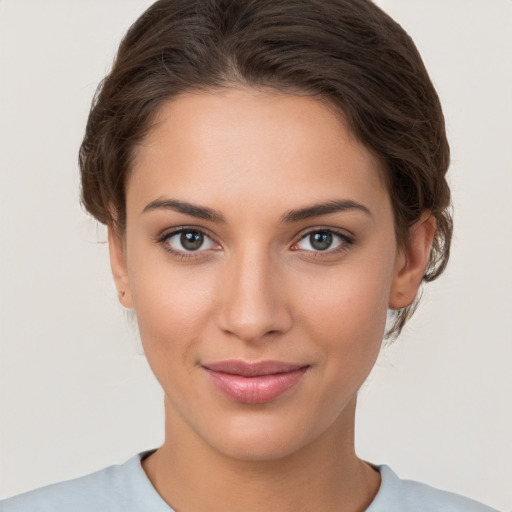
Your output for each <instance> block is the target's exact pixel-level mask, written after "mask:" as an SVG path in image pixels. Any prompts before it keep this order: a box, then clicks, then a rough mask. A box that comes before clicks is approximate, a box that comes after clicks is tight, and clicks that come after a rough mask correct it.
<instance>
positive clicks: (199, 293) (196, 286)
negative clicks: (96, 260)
mask: <svg viewBox="0 0 512 512" xmlns="http://www.w3.org/2000/svg"><path fill="white" fill-rule="evenodd" d="M132 263H133V264H132V267H131V268H132V272H131V275H130V282H131V291H132V296H133V302H134V308H135V311H136V315H137V322H138V326H139V330H140V335H141V339H142V343H143V346H144V351H145V353H146V356H147V358H148V361H149V363H150V364H151V366H152V367H153V369H154V371H155V373H158V368H159V367H160V366H164V365H167V366H168V365H169V364H173V362H176V364H179V360H181V361H183V360H184V359H185V360H186V361H187V362H190V363H191V364H194V363H195V362H196V361H195V360H194V359H193V358H194V356H193V354H194V347H195V346H196V345H198V344H199V342H200V334H201V333H202V332H203V331H204V329H205V328H206V325H207V324H208V322H209V319H210V318H211V316H212V315H211V308H212V304H211V302H212V301H211V297H212V296H214V295H213V291H214V287H215V285H214V280H213V279H212V276H211V273H208V272H198V271H197V270H195V269H194V267H193V266H186V265H183V266H181V267H176V266H174V267H173V266H172V265H169V264H168V262H166V261H165V258H161V257H160V258H156V259H155V260H154V261H149V260H148V259H145V260H143V261H132ZM199 276H200V277H201V278H200V279H199ZM157 377H159V375H157Z"/></svg>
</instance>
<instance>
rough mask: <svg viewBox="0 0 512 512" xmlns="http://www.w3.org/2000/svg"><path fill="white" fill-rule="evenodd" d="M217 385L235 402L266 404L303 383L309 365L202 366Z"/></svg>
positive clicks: (221, 363)
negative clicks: (300, 382)
mask: <svg viewBox="0 0 512 512" xmlns="http://www.w3.org/2000/svg"><path fill="white" fill-rule="evenodd" d="M202 367H203V369H204V370H205V372H206V374H207V375H208V377H209V379H210V381H211V382H212V383H213V385H214V386H215V387H216V388H217V390H218V391H220V392H221V393H222V394H223V395H224V396H226V397H227V398H230V399H231V400H234V401H235V402H240V403H245V404H263V403H266V402H271V401H272V400H275V399H276V398H278V397H279V396H280V395H282V394H283V393H285V392H286V391H288V390H289V389H290V388H292V387H293V386H295V385H296V384H298V383H299V381H300V380H301V378H302V376H303V375H304V374H305V373H306V371H307V370H308V368H309V365H300V364H293V363H286V362H281V361H259V362H246V361H218V362H213V363H207V364H204V365H202Z"/></svg>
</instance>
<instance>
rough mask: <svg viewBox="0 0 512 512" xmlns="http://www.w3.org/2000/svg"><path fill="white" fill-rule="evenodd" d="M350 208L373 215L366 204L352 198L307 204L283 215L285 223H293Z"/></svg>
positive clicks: (282, 219)
mask: <svg viewBox="0 0 512 512" xmlns="http://www.w3.org/2000/svg"><path fill="white" fill-rule="evenodd" d="M350 210H358V211H361V212H364V213H365V214H367V215H369V216H370V217H373V215H372V213H371V211H370V210H369V209H368V208H367V207H366V206H364V205H362V204H360V203H356V202H355V201H352V200H350V199H337V200H333V201H328V202H327V203H319V204H314V205H312V206H306V207H305V208H300V209H298V210H290V211H289V212H287V213H285V214H284V215H283V217H281V222H283V223H287V224H288V223H293V222H298V221H301V220H304V219H310V218H311V217H319V216H321V215H329V214H330V213H338V212H345V211H350Z"/></svg>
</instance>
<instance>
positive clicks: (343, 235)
mask: <svg viewBox="0 0 512 512" xmlns="http://www.w3.org/2000/svg"><path fill="white" fill-rule="evenodd" d="M319 232H323V233H330V234H333V235H335V236H337V237H339V238H340V239H341V243H340V245H339V246H337V247H335V248H333V249H326V250H324V251H320V250H318V251H312V250H308V249H293V247H295V246H296V245H297V244H298V243H299V242H301V241H302V240H304V239H305V238H307V237H308V236H310V235H312V234H313V233H319ZM297 237H298V238H297V240H296V241H295V242H294V243H293V244H292V250H295V251H304V252H310V253H313V254H315V255H317V254H318V255H321V254H325V255H327V254H333V253H336V252H337V251H342V250H344V249H346V248H347V246H350V245H352V244H353V243H354V242H355V239H354V236H353V235H352V234H347V232H346V230H341V229H338V228H333V227H327V226H325V227H324V226H318V227H315V228H308V229H307V230H306V231H303V232H302V233H301V234H300V235H297Z"/></svg>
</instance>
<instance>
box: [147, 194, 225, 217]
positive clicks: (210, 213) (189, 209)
mask: <svg viewBox="0 0 512 512" xmlns="http://www.w3.org/2000/svg"><path fill="white" fill-rule="evenodd" d="M160 209H164V210H174V211H175V212H178V213H183V214H185V215H190V216H191V217H197V218H198V219H203V220H209V221H211V222H218V223H225V222H226V219H225V217H224V216H223V215H222V214H221V213H220V212H218V211H216V210H213V209H212V208H207V207H206V206H197V205H195V204H192V203H187V202H186V201H177V200H176V199H156V200H155V201H151V203H149V204H148V205H146V206H145V208H144V210H142V213H146V212H149V211H152V210H160Z"/></svg>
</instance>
